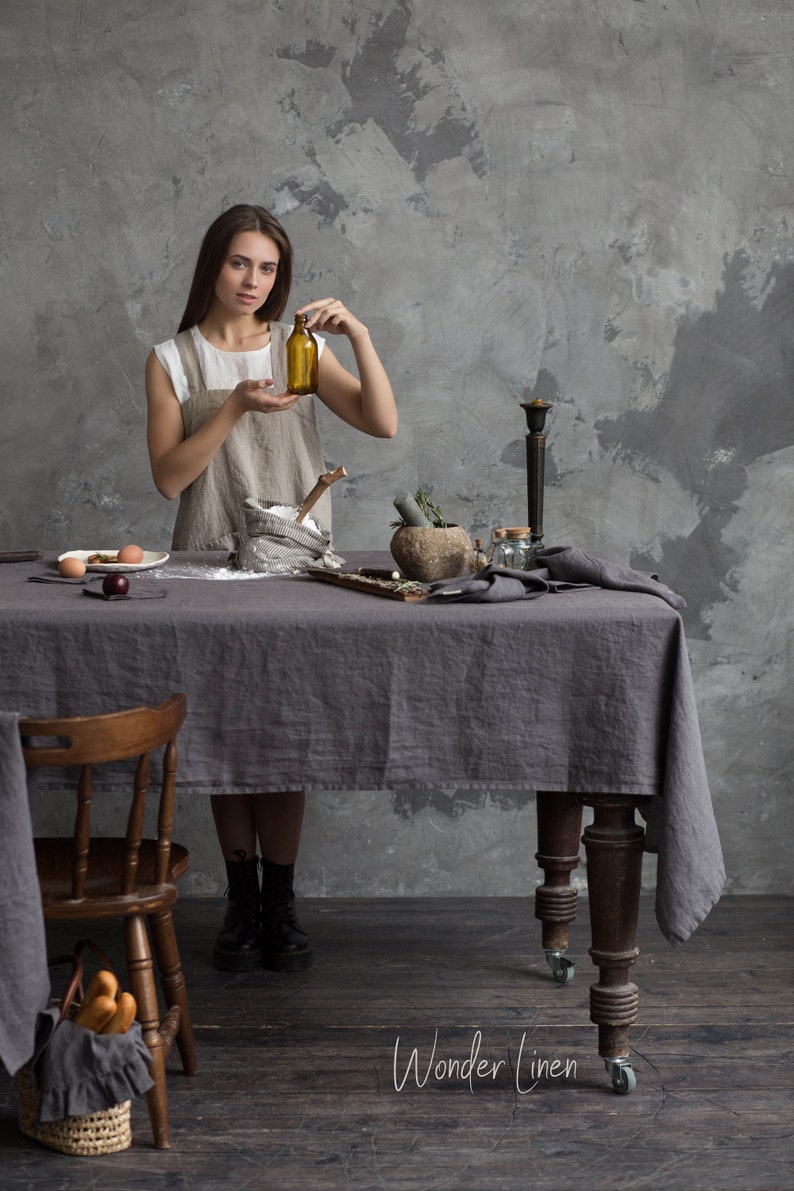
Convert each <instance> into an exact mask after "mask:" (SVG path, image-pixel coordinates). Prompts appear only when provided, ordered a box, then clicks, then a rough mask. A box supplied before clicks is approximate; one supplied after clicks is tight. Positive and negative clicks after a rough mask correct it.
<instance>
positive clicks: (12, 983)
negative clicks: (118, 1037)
mask: <svg viewBox="0 0 794 1191" xmlns="http://www.w3.org/2000/svg"><path fill="white" fill-rule="evenodd" d="M0 656H3V659H4V661H5V655H4V654H3V655H0ZM0 787H1V788H0V874H2V875H1V876H0V1005H2V1009H0V1059H2V1061H3V1065H4V1066H5V1068H6V1069H7V1070H8V1071H9V1072H10V1074H11V1075H14V1074H15V1072H16V1071H17V1070H18V1069H19V1068H20V1067H21V1066H22V1065H23V1064H24V1063H26V1062H27V1061H28V1059H30V1058H31V1056H32V1054H33V1050H34V1043H35V1036H36V1019H37V1017H38V1014H39V1011H40V1010H43V1009H45V1008H46V1007H47V1005H48V1003H49V997H50V977H49V972H48V970H47V946H46V942H45V938H44V916H43V914H42V911H41V893H40V891H39V882H38V878H37V877H36V858H35V856H34V854H33V834H32V829H31V824H30V809H29V806H28V788H27V781H26V773H25V761H24V757H23V755H22V743H21V741H20V738H19V716H18V715H16V714H14V713H12V712H0Z"/></svg>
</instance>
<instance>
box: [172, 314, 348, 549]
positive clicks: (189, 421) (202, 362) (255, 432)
mask: <svg viewBox="0 0 794 1191" xmlns="http://www.w3.org/2000/svg"><path fill="white" fill-rule="evenodd" d="M291 330H292V326H291V324H288V323H271V324H270V335H271V341H270V344H268V345H267V346H266V347H264V348H259V349H258V350H257V351H251V352H224V351H220V350H219V349H218V348H215V347H213V346H212V344H210V343H209V342H208V341H207V340H206V339H205V338H204V336H203V335H201V334H200V333H199V332H198V331H197V329H196V328H195V327H192V328H190V330H188V331H182V332H180V334H178V335H177V336H176V337H175V338H174V339H172V340H170V341H169V342H168V343H165V344H160V345H159V346H158V347H156V348H155V353H156V355H157V358H158V360H160V362H161V363H162V364H163V367H164V368H165V369H166V371H167V372H168V375H169V376H170V378H171V382H172V384H173V386H174V391H175V392H176V394H177V397H179V400H180V408H181V410H182V422H183V424H184V429H185V437H186V438H189V437H190V436H191V434H195V432H196V430H198V429H199V427H200V426H202V425H203V424H204V422H206V421H207V420H208V419H209V418H211V417H212V415H213V414H214V413H215V411H216V410H217V409H219V408H220V406H221V405H222V404H223V403H224V401H225V400H226V398H227V397H228V395H229V393H230V392H231V390H232V389H233V388H234V387H235V386H236V385H237V383H238V381H240V380H267V379H269V378H270V377H272V379H273V381H274V389H275V392H277V393H283V392H286V387H287V376H286V341H287V337H288V336H289V334H290V332H291ZM271 345H272V348H273V351H272V352H271ZM205 369H206V371H205ZM327 470H328V469H327V467H326V465H325V461H324V459H323V453H322V450H321V448H320V439H319V435H318V433H317V422H316V418H315V408H314V396H313V395H312V394H308V395H307V396H305V397H300V398H299V399H298V400H297V401H296V402H295V404H294V405H293V406H291V408H290V409H286V410H281V411H277V412H275V413H268V414H259V413H254V411H253V410H249V411H248V412H247V413H244V414H243V416H242V418H240V420H239V422H238V423H237V425H236V426H235V427H234V429H233V430H232V431H231V433H230V434H229V435H228V437H227V439H226V441H225V442H224V443H223V444H222V445H221V446H220V447H219V448H218V450H217V451H216V453H215V455H214V456H213V458H212V459H211V460H210V462H209V463H208V464H207V466H206V467H205V469H204V471H203V472H201V474H200V475H198V476H196V478H195V480H194V481H193V482H192V484H189V485H188V486H187V488H186V489H185V490H184V492H182V494H181V495H180V497H179V511H178V512H177V516H176V522H175V525H174V535H173V540H172V543H171V546H172V549H173V550H237V549H238V547H239V544H240V527H241V525H242V522H243V520H244V517H243V504H244V501H245V500H247V499H248V498H249V497H253V498H256V499H259V500H262V501H272V502H274V503H276V504H286V505H295V506H298V505H300V504H301V502H302V501H303V499H304V497H305V496H306V495H307V494H308V493H309V492H310V491H311V489H312V488H313V487H314V485H315V484H316V482H317V479H318V477H319V476H321V475H322V474H323V473H324V472H326V471H327ZM315 509H316V512H317V514H318V515H317V516H316V517H315V520H316V521H317V522H318V523H319V524H322V525H324V526H325V527H326V528H327V529H330V528H331V500H330V493H329V492H325V493H324V494H323V496H322V497H321V498H320V500H319V501H318V502H317V505H316V506H315ZM313 515H314V514H313Z"/></svg>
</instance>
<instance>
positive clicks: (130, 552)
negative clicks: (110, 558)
mask: <svg viewBox="0 0 794 1191" xmlns="http://www.w3.org/2000/svg"><path fill="white" fill-rule="evenodd" d="M116 562H127V563H138V562H143V550H141V548H140V546H122V547H121V549H120V550H119V552H118V554H117V555H116Z"/></svg>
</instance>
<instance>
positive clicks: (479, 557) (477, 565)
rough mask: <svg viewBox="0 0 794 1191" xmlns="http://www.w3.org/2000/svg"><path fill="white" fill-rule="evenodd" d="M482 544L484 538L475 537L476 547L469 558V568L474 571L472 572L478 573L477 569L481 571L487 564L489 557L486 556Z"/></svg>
mask: <svg viewBox="0 0 794 1191" xmlns="http://www.w3.org/2000/svg"><path fill="white" fill-rule="evenodd" d="M482 545H483V543H482V538H475V539H474V549H473V550H472V552H471V557H470V558H469V570H470V571H471V572H472V574H476V573H477V571H481V570H482V568H483V567H484V566H486V565H487V559H486V557H485V551H484V550H483V548H482Z"/></svg>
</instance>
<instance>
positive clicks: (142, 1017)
mask: <svg viewBox="0 0 794 1191" xmlns="http://www.w3.org/2000/svg"><path fill="white" fill-rule="evenodd" d="M124 943H125V948H126V955H127V973H128V976H129V984H130V992H131V993H132V995H133V996H134V997H135V1000H136V1002H137V1004H138V1021H139V1022H140V1023H141V1030H142V1032H143V1040H144V1042H145V1043H146V1045H147V1046H148V1048H149V1050H150V1051H151V1054H152V1077H153V1079H154V1086H153V1087H151V1088H150V1089H149V1091H148V1092H147V1093H146V1100H147V1104H148V1108H149V1119H150V1121H151V1124H152V1133H153V1135H154V1144H155V1146H156V1147H157V1149H158V1150H167V1149H169V1148H170V1146H171V1134H170V1130H169V1126H168V1098H167V1092H166V1085H165V1047H164V1045H163V1039H162V1038H161V1036H160V1010H159V1006H158V1004H157V989H156V988H155V983H154V964H153V963H152V953H151V948H150V947H149V935H148V932H147V929H146V922H145V920H144V917H143V915H142V914H133V915H131V916H130V917H129V918H125V919H124Z"/></svg>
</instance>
